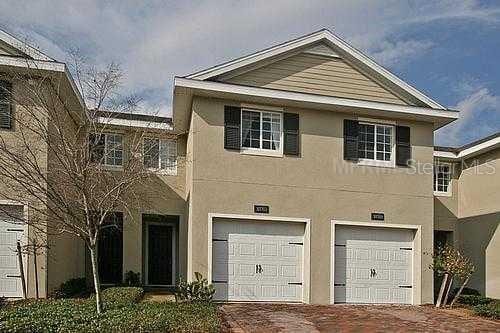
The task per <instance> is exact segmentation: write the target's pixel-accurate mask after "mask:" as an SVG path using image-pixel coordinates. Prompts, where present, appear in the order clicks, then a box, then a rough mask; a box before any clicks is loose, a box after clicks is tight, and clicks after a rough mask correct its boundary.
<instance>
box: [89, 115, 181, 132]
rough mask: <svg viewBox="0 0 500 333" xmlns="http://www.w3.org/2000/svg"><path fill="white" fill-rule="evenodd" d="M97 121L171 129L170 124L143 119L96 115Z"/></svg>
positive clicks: (107, 123)
mask: <svg viewBox="0 0 500 333" xmlns="http://www.w3.org/2000/svg"><path fill="white" fill-rule="evenodd" d="M97 122H98V123H100V124H105V125H114V126H125V127H140V128H149V129H161V130H172V129H173V128H172V125H171V124H168V123H157V122H151V121H144V120H133V119H119V118H109V117H98V119H97Z"/></svg>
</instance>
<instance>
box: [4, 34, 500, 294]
mask: <svg viewBox="0 0 500 333" xmlns="http://www.w3.org/2000/svg"><path fill="white" fill-rule="evenodd" d="M2 40H3V42H2V43H3V44H0V49H1V50H3V51H1V52H0V61H1V62H0V63H1V64H3V65H2V66H9V61H10V60H12V59H14V58H15V57H16V55H15V54H14V53H13V52H14V51H15V49H16V48H15V44H14V43H12V41H10V43H9V40H6V39H5V38H4V39H2ZM17 56H19V55H17ZM1 69H2V68H0V70H1ZM73 93H74V94H75V95H77V92H76V91H74V92H73ZM458 117H459V114H458V112H457V111H454V110H449V109H447V108H445V107H443V106H442V105H440V104H439V103H437V102H436V101H434V100H432V99H431V98H429V97H428V96H426V95H424V94H423V93H422V92H420V91H418V90H417V89H415V88H414V87H412V86H410V85H408V84H407V83H405V82H404V81H402V80H401V79H399V78H398V77H396V76H395V75H393V74H391V73H390V72H389V71H387V70H386V69H384V68H383V67H381V66H380V65H378V64H376V63H375V62H374V61H373V60H371V59H370V58H368V57H367V56H365V55H363V54H362V53H360V52H359V51H358V50H356V49H354V48H353V47H352V46H350V45H349V44H347V43H346V42H345V41H343V40H341V39H340V38H338V37H337V36H335V35H334V34H332V33H331V32H330V31H328V30H321V31H318V32H315V33H312V34H309V35H306V36H303V37H300V38H297V39H294V40H291V41H288V42H285V43H282V44H279V45H277V46H273V47H271V48H268V49H265V50H262V51H259V52H256V53H254V54H251V55H248V56H244V57H241V58H238V59H236V60H233V61H230V62H227V63H224V64H221V65H218V66H215V67H212V68H209V69H206V70H202V71H199V72H197V73H194V74H191V75H187V76H184V77H176V78H175V79H174V91H173V117H172V119H169V118H161V117H151V116H145V115H125V114H123V115H116V116H115V117H113V120H112V121H113V127H112V130H111V131H110V133H108V134H106V138H105V140H104V141H105V142H106V143H107V142H108V141H109V142H110V146H111V143H113V142H114V143H116V142H117V141H119V142H122V143H123V144H126V141H127V140H126V137H127V135H128V134H127V133H129V131H130V129H132V128H135V127H147V128H148V129H150V130H151V136H150V137H149V141H147V142H144V144H145V145H147V146H148V147H152V146H153V147H155V149H156V150H157V154H155V155H154V158H153V159H151V156H149V157H146V156H145V157H144V162H145V163H148V165H149V164H152V166H153V167H152V169H153V170H154V171H153V172H154V173H155V175H156V179H155V180H154V181H152V182H151V184H149V185H148V186H145V187H144V188H138V189H137V191H143V192H141V193H149V194H150V193H154V196H153V198H152V199H151V200H149V201H148V203H147V205H144V206H141V207H137V209H136V210H135V211H134V212H133V215H134V218H133V219H131V218H130V217H129V216H128V215H127V214H123V212H117V214H116V216H117V217H118V218H119V219H121V222H120V223H122V225H123V232H120V233H115V234H112V235H109V236H108V237H105V238H104V240H103V241H102V244H101V247H100V249H101V251H100V253H101V259H100V260H101V263H100V265H102V270H101V274H102V280H103V282H104V283H109V284H113V283H120V282H121V281H122V280H123V275H124V274H125V272H127V271H134V272H139V273H141V277H142V282H143V284H144V285H145V286H147V287H152V288H153V287H171V286H173V285H174V284H175V283H176V281H178V280H179V278H181V277H182V278H187V279H192V278H193V275H194V272H200V273H202V274H203V275H204V276H206V277H207V278H208V279H209V281H211V282H212V283H213V284H214V286H215V287H216V290H217V293H216V298H217V299H220V300H229V301H272V302H303V303H318V304H330V303H405V304H423V303H432V302H433V283H434V281H433V272H432V270H431V269H430V268H429V265H430V263H431V253H432V251H433V248H434V243H435V239H443V238H444V239H445V240H447V241H449V242H452V243H454V244H455V245H456V246H458V247H460V248H463V249H464V251H466V252H467V253H468V254H470V255H471V256H472V257H473V259H474V260H475V262H477V265H478V273H477V274H476V275H475V277H474V280H473V281H471V286H472V287H475V288H478V289H479V290H481V291H482V292H483V293H486V294H487V295H488V296H492V297H500V281H499V280H498V278H496V277H497V276H498V270H500V265H499V259H498V255H497V254H496V252H498V248H499V247H500V240H499V237H500V235H499V232H498V231H497V228H498V218H499V213H498V211H499V204H498V202H499V200H498V199H499V198H498V192H499V191H498V188H499V186H500V178H499V177H498V174H497V173H492V174H487V175H483V174H482V173H477V172H475V171H474V170H472V168H471V167H470V166H469V164H468V162H470V161H472V160H474V161H478V162H479V169H481V170H482V169H487V170H491V166H492V165H493V166H498V163H499V162H498V157H499V156H500V153H499V151H498V146H499V142H498V137H494V138H489V139H488V140H489V141H484V142H483V141H481V142H479V143H476V144H474V145H472V146H467V147H462V148H458V149H451V148H443V147H438V148H435V147H434V141H433V137H434V135H433V134H434V131H435V130H436V129H438V128H441V127H443V126H446V125H447V124H449V123H451V122H452V121H454V120H456V119H458ZM103 118H106V114H105V113H103ZM14 121H15V117H14ZM9 130H15V128H14V129H9V128H7V129H5V130H3V131H2V132H0V133H1V135H4V133H6V132H8V131H9ZM485 142H488V144H487V148H485V147H484V146H485ZM489 143H491V144H489ZM114 147H116V145H115V146H114ZM471 151H474V152H471ZM113 156H115V157H116V155H113ZM122 162H123V161H122V159H116V158H110V160H109V163H110V164H111V165H113V166H117V167H119V165H120V163H122ZM462 162H463V163H462ZM465 162H467V164H466V163H465ZM435 163H440V164H439V165H440V167H439V168H433V166H434V164H435ZM442 165H443V166H444V165H445V166H448V167H449V169H448V170H453V171H446V168H445V167H441V166H442ZM454 166H460V167H457V168H455V167H454ZM433 170H438V171H439V170H440V172H435V171H433ZM444 171H446V172H444ZM0 186H1V185H0ZM3 204H9V203H3ZM20 207H22V206H20ZM27 216H28V218H29V214H28V215H27ZM132 220H133V221H132ZM1 223H2V225H1V226H0V227H1V228H4V229H0V231H1V232H3V233H4V235H10V234H9V232H11V234H12V233H13V234H15V235H16V237H17V238H22V237H24V236H23V235H24V233H25V232H27V231H23V230H21V231H16V232H12V231H8V228H9V227H8V226H9V224H8V221H3V222H1ZM28 232H29V231H28ZM5 239H8V237H5ZM9 239H10V238H9ZM12 239H14V238H12ZM51 241H52V244H53V245H52V246H51V247H50V249H49V251H48V252H47V254H45V256H46V258H45V259H44V260H46V264H44V265H43V267H42V268H41V274H42V275H43V276H44V282H43V284H42V285H43V289H44V293H45V294H46V293H49V292H50V291H52V290H54V289H55V288H57V287H58V285H59V284H60V283H62V282H64V281H66V280H68V279H70V278H77V277H82V276H85V274H86V259H85V257H86V256H85V249H84V247H83V245H82V244H80V243H79V242H78V241H76V240H74V239H72V238H71V237H66V238H61V237H57V238H54V239H52V240H51ZM2 246H3V248H1V249H0V251H7V250H6V249H8V248H9V245H8V244H7V243H5V244H4V243H2V244H0V247H2ZM495 249H496V252H495ZM2 253H6V254H5V255H6V258H7V257H8V256H9V255H10V254H9V253H8V251H7V252H2ZM9 258H10V257H9ZM495 259H496V260H495ZM9 260H11V259H9ZM13 264H14V263H13ZM14 266H15V264H14ZM27 266H28V267H29V266H30V265H27ZM2 270H5V269H4V268H3V267H0V274H4V272H3V271H2ZM0 279H3V280H2V281H15V277H9V276H7V275H2V276H0ZM9 279H10V280H9ZM9 283H10V282H2V283H0V293H2V294H4V295H7V294H8V293H11V294H9V295H11V296H16V293H19V289H18V285H17V284H15V283H14V284H12V283H11V284H9ZM28 284H30V285H32V284H33V281H32V279H31V280H29V281H28ZM9 286H10V287H9ZM8 288H11V289H8ZM16 288H17V289H16ZM17 296H19V295H18V294H17Z"/></svg>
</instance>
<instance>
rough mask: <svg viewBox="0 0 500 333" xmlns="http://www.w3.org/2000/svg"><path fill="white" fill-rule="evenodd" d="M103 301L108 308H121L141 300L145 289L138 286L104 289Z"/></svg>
mask: <svg viewBox="0 0 500 333" xmlns="http://www.w3.org/2000/svg"><path fill="white" fill-rule="evenodd" d="M101 295H102V301H103V305H104V307H105V308H106V309H109V308H121V307H124V306H129V305H132V304H135V303H137V302H139V301H140V300H141V298H142V296H143V295H144V289H142V288H138V287H111V288H107V289H104V290H103V291H102V294H101Z"/></svg>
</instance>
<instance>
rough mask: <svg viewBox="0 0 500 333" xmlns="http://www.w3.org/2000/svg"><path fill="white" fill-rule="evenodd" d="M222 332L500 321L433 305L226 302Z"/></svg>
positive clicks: (490, 327) (416, 328)
mask: <svg viewBox="0 0 500 333" xmlns="http://www.w3.org/2000/svg"><path fill="white" fill-rule="evenodd" d="M220 313H221V317H222V319H223V322H224V323H223V331H224V332H235V333H246V332H252V333H254V332H255V333H257V332H273V333H275V332H384V333H385V332H500V321H493V320H487V319H483V318H480V317H467V316H464V315H460V314H459V313H455V312H452V311H447V310H438V309H435V308H433V307H431V306H396V305H331V306H328V305H302V304H300V305H299V304H297V305H291V304H224V305H221V307H220Z"/></svg>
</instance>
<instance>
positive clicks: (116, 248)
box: [97, 213, 123, 284]
mask: <svg viewBox="0 0 500 333" xmlns="http://www.w3.org/2000/svg"><path fill="white" fill-rule="evenodd" d="M97 251H98V252H97V254H98V264H99V277H100V278H101V283H105V284H118V283H121V282H122V275H123V214H121V213H114V214H113V216H110V218H109V222H107V223H106V226H105V227H104V228H103V229H102V230H101V235H100V237H99V242H98V249H97Z"/></svg>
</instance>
